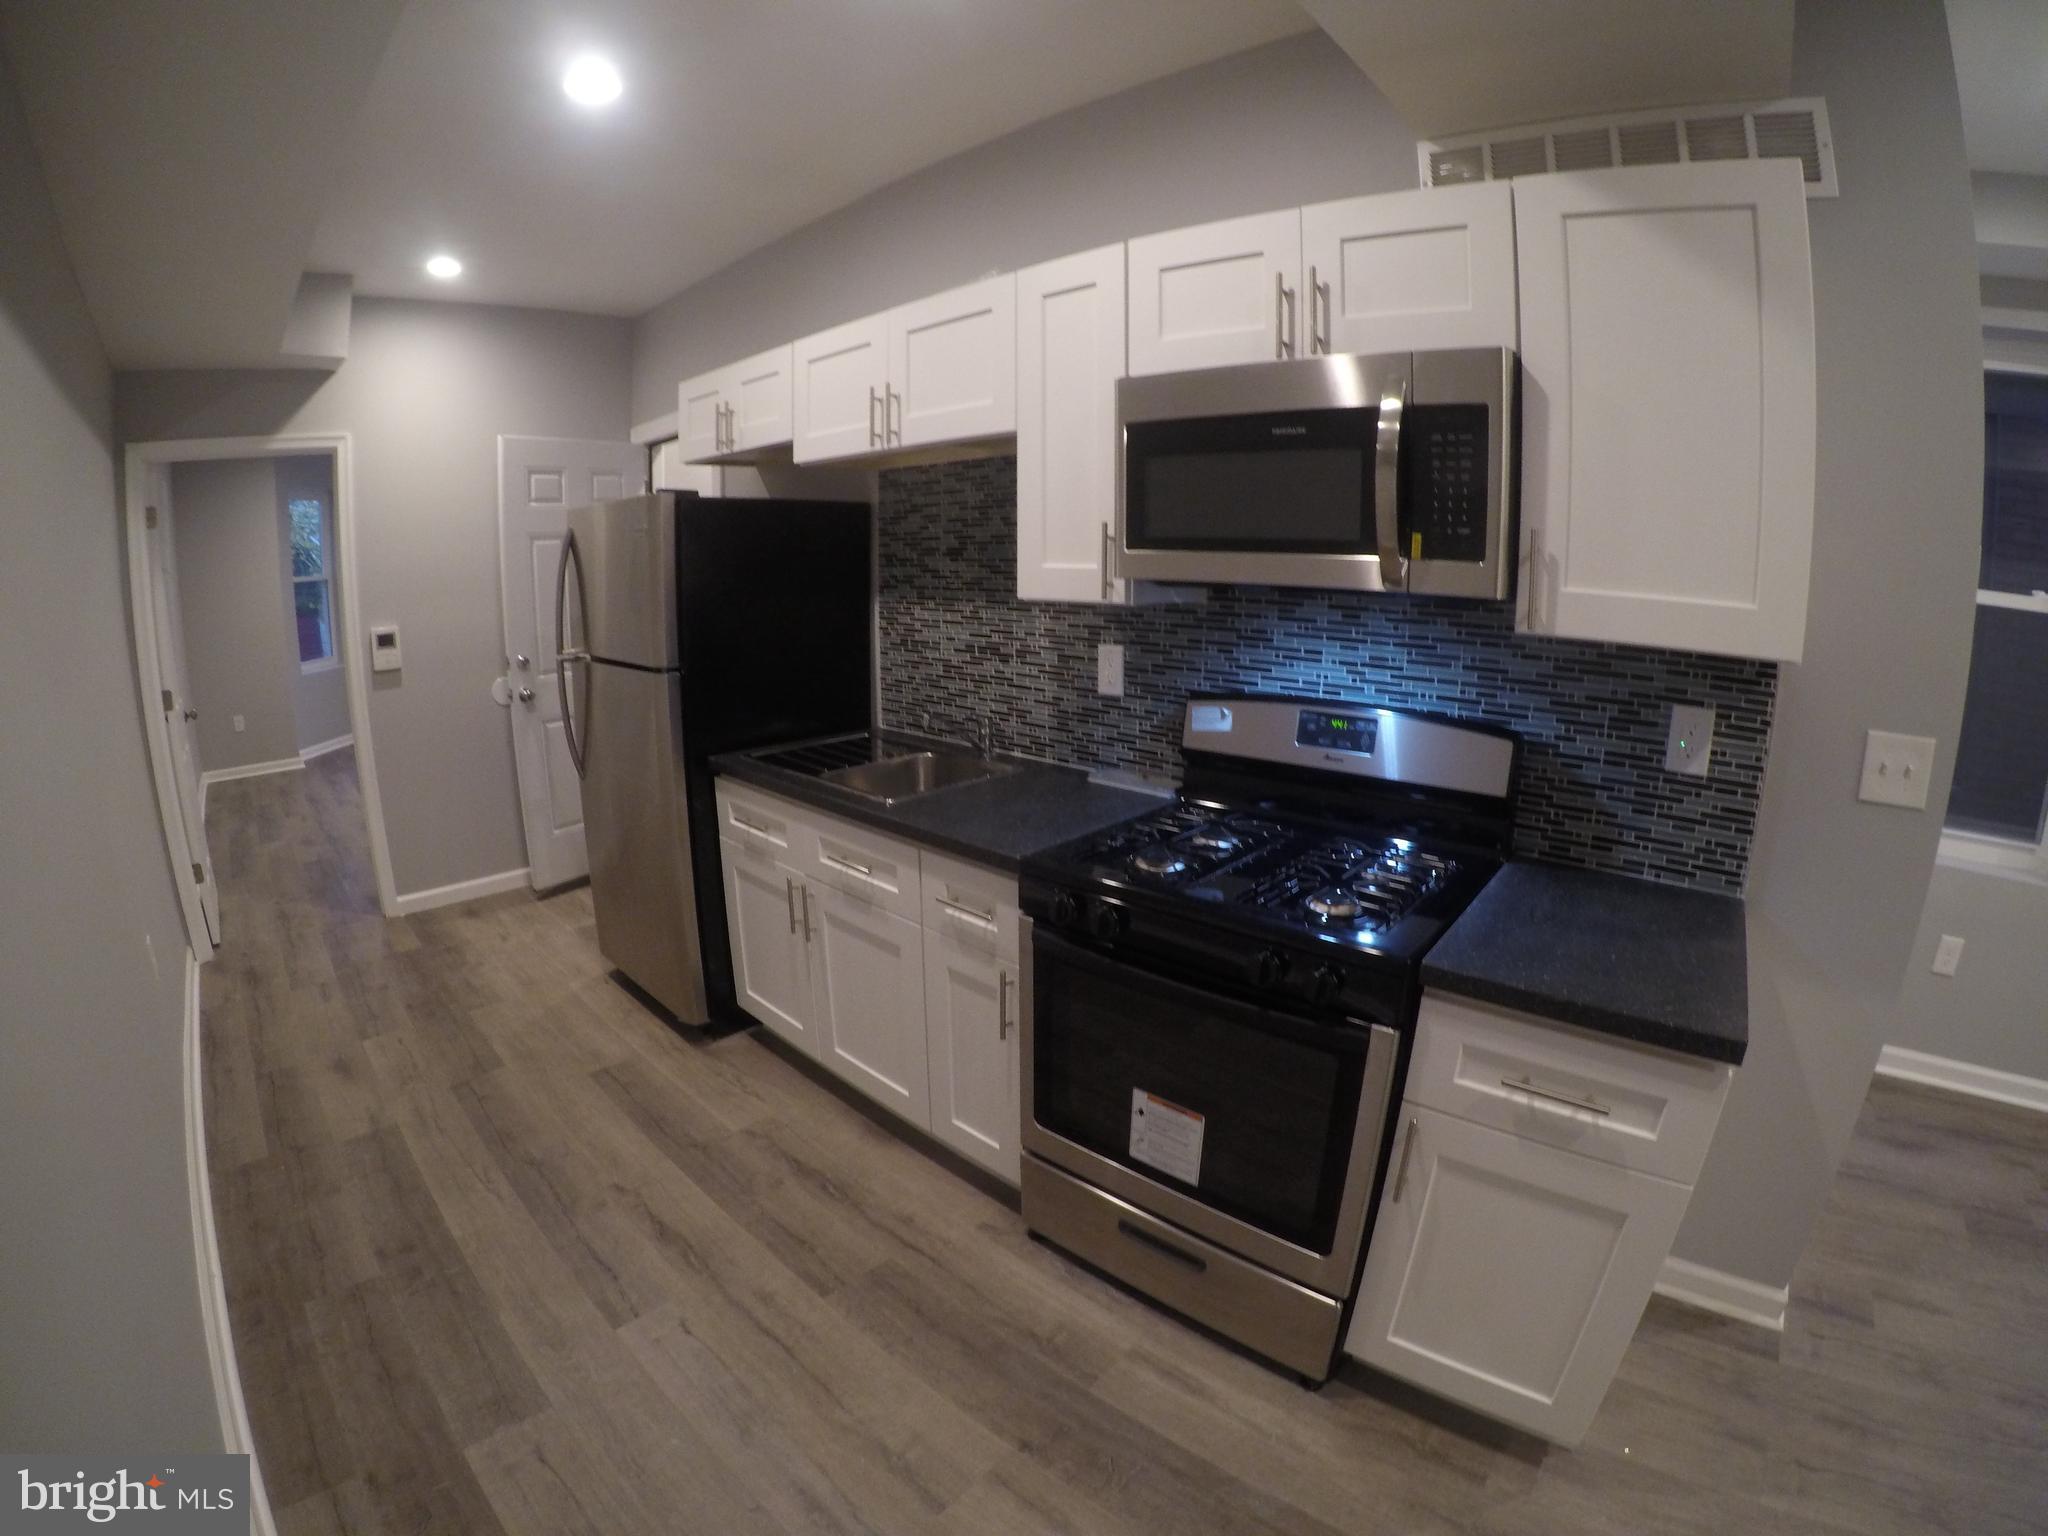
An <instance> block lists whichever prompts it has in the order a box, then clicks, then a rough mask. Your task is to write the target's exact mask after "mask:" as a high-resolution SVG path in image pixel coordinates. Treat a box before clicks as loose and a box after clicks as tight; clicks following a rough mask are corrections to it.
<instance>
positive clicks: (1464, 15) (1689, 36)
mask: <svg viewBox="0 0 2048 1536" xmlns="http://www.w3.org/2000/svg"><path fill="white" fill-rule="evenodd" d="M1301 3H1302V7H1303V9H1305V10H1306V11H1308V12H1309V14H1310V15H1312V16H1314V17H1315V19H1316V20H1317V22H1319V23H1320V24H1321V25H1322V28H1323V30H1324V31H1326V32H1328V33H1329V34H1330V36H1331V37H1333V38H1335V39H1336V40H1337V42H1338V43H1339V44H1341V45H1342V46H1343V48H1344V51H1345V52H1347V53H1348V54H1350V55H1351V58H1352V61H1353V62H1354V63H1356V64H1357V65H1358V67H1359V68H1360V69H1362V70H1364V71H1365V72H1366V73H1367V74H1368V75H1370V76H1371V77H1372V81H1373V84H1375V85H1377V86H1378V87H1379V88H1380V90H1381V92H1382V93H1383V94H1384V95H1385V96H1386V98H1387V100H1388V101H1390V102H1392V103H1393V105H1394V110H1395V111H1397V112H1399V113H1400V114H1401V117H1402V119H1403V120H1404V121H1405V122H1407V123H1408V124H1409V125H1410V126H1412V127H1413V128H1414V129H1415V131H1416V133H1417V134H1418V135H1421V136H1422V137H1425V138H1437V137H1443V136H1447V135H1450V134H1456V133H1466V132H1473V131H1477V130H1479V129H1482V128H1504V127H1508V126H1511V125H1514V124H1519V123H1539V122H1551V121H1556V120H1558V119H1561V118H1572V117H1592V116H1596V115H1598V114H1600V113H1603V112H1611V111H1623V110H1627V109H1630V108H1636V107H1662V106H1677V105H1681V104H1687V103H1695V102H1718V101H1754V100H1768V99H1770V98H1773V97H1778V96H1783V95H1785V94H1786V91H1787V89H1788V86H1789V82H1790V80H1791V75H1792V0H1711V3H1708V0H1542V3H1541V4H1534V3H1531V0H1427V3H1423V0H1301ZM1874 24H1877V23H1874Z"/></svg>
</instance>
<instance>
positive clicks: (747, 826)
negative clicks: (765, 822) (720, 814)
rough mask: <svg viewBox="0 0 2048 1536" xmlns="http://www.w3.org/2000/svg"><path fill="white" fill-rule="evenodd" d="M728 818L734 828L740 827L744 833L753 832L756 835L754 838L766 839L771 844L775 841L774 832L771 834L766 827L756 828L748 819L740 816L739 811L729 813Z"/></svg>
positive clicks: (727, 813)
mask: <svg viewBox="0 0 2048 1536" xmlns="http://www.w3.org/2000/svg"><path fill="white" fill-rule="evenodd" d="M726 818H727V819H728V820H729V821H731V822H732V824H733V825H734V826H736V827H738V828H739V829H740V830H741V831H742V832H751V833H753V834H754V836H756V837H765V838H767V839H768V840H769V841H770V842H773V841H774V840H775V834H774V833H773V832H770V831H769V830H768V829H767V828H766V827H757V826H755V825H754V824H753V823H752V822H751V821H749V820H747V818H746V817H744V816H742V815H740V813H739V812H738V811H727V812H726Z"/></svg>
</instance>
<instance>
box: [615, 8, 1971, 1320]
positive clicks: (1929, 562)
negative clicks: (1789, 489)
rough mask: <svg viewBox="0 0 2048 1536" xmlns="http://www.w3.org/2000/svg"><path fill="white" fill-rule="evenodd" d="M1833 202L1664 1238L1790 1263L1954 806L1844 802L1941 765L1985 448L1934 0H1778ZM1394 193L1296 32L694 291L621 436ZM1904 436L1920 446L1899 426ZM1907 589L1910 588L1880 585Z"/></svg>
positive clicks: (1725, 1258)
mask: <svg viewBox="0 0 2048 1536" xmlns="http://www.w3.org/2000/svg"><path fill="white" fill-rule="evenodd" d="M1795 66H1796V72H1797V79H1796V81H1795V89H1796V90H1798V91H1799V92H1801V93H1808V92H1811V93H1816V94H1823V95H1825V96H1826V97H1827V98H1828V107H1829V111H1830V114H1831V117H1832V121H1833V127H1834V134H1835V143H1836V147H1837V152H1838V159H1839V169H1840V173H1841V179H1842V187H1843V195H1842V196H1841V197H1840V198H1839V199H1834V200H1818V201H1815V202H1813V203H1811V204H1809V209H1810V212H1811V216H1812V228H1813V254H1814V285H1815V296H1816V310H1817V324H1818V327H1819V338H1818V347H1819V357H1818V365H1819V396H1820V398H1819V407H1820V447H1819V455H1820V456H1819V481H1818V487H1817V490H1818V506H1817V514H1816V524H1815V546H1814V581H1813V595H1812V609H1811V621H1810V625H1809V630H1808V635H1807V646H1806V661H1805V663H1804V664H1803V665H1801V666H1796V667H1788V668H1786V669H1784V673H1783V679H1782V682H1781V692H1780V695H1779V704H1778V717H1777V722H1776V725H1775V727H1774V737H1773V752H1772V757H1771V761H1770V767H1769V771H1768V773H1767V776H1766V780H1765V788H1764V803H1763V809H1762V813H1761V820H1760V823H1759V831H1758V837H1757V843H1756V847H1755V851H1754V855H1753V857H1754V862H1753V865H1752V872H1751V877H1750V886H1749V896H1750V927H1751V948H1752V954H1753V961H1752V979H1751V980H1752V1007H1753V1015H1754V1016H1753V1019H1752V1026H1751V1027H1752V1037H1753V1043H1752V1046H1751V1051H1750V1059H1749V1064H1748V1065H1747V1066H1745V1067H1744V1069H1743V1070H1742V1072H1741V1073H1740V1074H1739V1076H1738V1079H1737V1086H1736V1089H1735V1093H1734V1096H1733V1098H1732V1099H1731V1101H1730V1103H1729V1106H1728V1110H1727V1116H1726V1119H1725V1120H1724V1122H1723V1129H1722V1133H1721V1135H1720V1137H1719V1139H1718V1141H1717V1142H1716V1144H1715V1150H1714V1154H1713V1157H1712V1159H1711V1160H1710V1162H1709V1163H1708V1166H1707V1168H1706V1170H1705V1173H1704V1175H1703V1176H1702V1180H1701V1184H1700V1187H1699V1191H1698V1194H1697V1196H1696V1198H1695V1200H1694V1203H1693V1209H1692V1213H1691V1216H1690V1218H1689V1220H1688V1222H1687V1225H1686V1228H1685V1230H1684V1232H1683V1233H1682V1234H1681V1235H1680V1239H1679V1245H1678V1248H1679V1252H1680V1253H1681V1254H1682V1255H1683V1256H1685V1257H1687V1258H1689V1259H1692V1260H1694V1261H1695V1262H1698V1263H1701V1264H1706V1265H1710V1266H1712V1267H1714V1268H1717V1269H1723V1270H1727V1271H1729V1272H1731V1273H1734V1274H1736V1275H1740V1276H1743V1277H1747V1278H1750V1279H1753V1280H1756V1281H1758V1282H1761V1283H1764V1284H1768V1285H1782V1284H1784V1283H1786V1282H1787V1280H1788V1279H1789V1278H1790V1276H1791V1274H1792V1270H1793V1266H1794V1264H1795V1262H1796V1261H1797V1259H1798V1256H1799V1253H1800V1251H1801V1250H1802V1249H1803V1248H1804V1246H1805V1243H1806V1239H1807V1236H1808V1234H1809V1233H1810V1231H1811V1229H1812V1225H1813V1222H1814V1219H1815V1217H1816V1215H1817V1213H1818V1210H1819V1207H1820V1204H1821V1202H1822V1200H1823V1199H1825V1197H1826V1193H1827V1189H1828V1186H1829V1184H1830V1183H1831V1182H1832V1179H1833V1176H1834V1169H1835V1165H1836V1163H1837V1161H1838V1160H1839V1158H1840V1154H1841V1151H1842V1149H1843V1147H1844V1146H1845V1145H1846V1142H1847V1138H1848V1136H1849V1133H1850V1131H1851V1129H1852V1127H1853V1125H1854V1122H1855V1117H1856V1113H1857V1109H1858V1107H1859V1106H1860V1104H1861V1102H1862V1100H1863V1097H1864V1094H1865V1091H1866V1089H1867V1086H1868V1083H1869V1078H1870V1070H1871V1066H1872V1064H1873V1062H1874V1061H1875V1059H1876V1055H1877V1047H1878V1041H1879V1039H1880V1038H1881V1036H1882V1033H1883V1031H1884V1029H1885V1028H1886V1027H1887V1025H1888V1024H1889V1022H1890V1020H1891V1019H1892V1017H1893V1016H1894V1014H1895V1013H1896V1010H1897V1007H1898V1000H1899V985H1900V981H1901V976H1902V968H1903V966H1904V964H1905V961H1906V956H1907V954H1908V951H1909V950H1910V949H1911V947H1912V944H1913V936H1914V932H1915V929H1916V927H1917V924H1918V921H1919V916H1920V909H1921V903H1922V899H1923V897H1924V895H1925V891H1926V882H1927V876H1928V871H1929V868H1930V866H1931V863H1932V859H1933V853H1934V845H1935V840H1936V836H1937V833H1938V831H1939V825H1940V810H1939V808H1940V806H1941V805H1942V804H1943V803H1945V801H1946V798H1947V770H1948V759H1947V756H1946V755H1944V757H1943V758H1942V762H1941V781H1940V783H1938V784H1937V785H1936V791H1937V793H1936V794H1935V795H1934V797H1933V800H1934V808H1933V809H1931V810H1929V811H1928V812H1927V813H1926V814H1914V813H1909V812H1901V811H1897V810H1888V809H1884V808H1880V807H1873V806H1863V805H1859V804H1858V803H1857V801H1856V798H1855V790H1856V782H1857V772H1858V768H1859V765H1860V763H1861V758H1862V749H1863V732H1864V731H1865V729H1866V728H1870V727H1877V728H1881V729H1890V730H1901V731H1911V732H1916V733H1924V734H1929V735H1933V736H1936V737H1938V738H1940V740H1941V741H1942V743H1943V744H1944V746H1945V747H1946V748H1949V749H1951V750H1952V749H1953V746H1954V742H1955V737H1956V730H1957V726H1958V722H1959V720H1960V716H1961V708H1962V695H1963V684H1964V673H1965V668H1966V665H1967V660H1968V654H1969V622H1970V612H1969V598H1968V594H1969V592H1970V591H1971V590H1972V588H1973V585H1974V581H1975V576H1974V562H1975V548H1976V534H1975V526H1974V525H1975V514H1974V508H1975V505H1976V502H1977V495H1978V492H1977V481H1978V476H1979V473H1980V464H1981V452H1982V445H1981V441H1980V430H1981V429H1980V426H1979V417H1980V415H1981V409H1980V406H1981V394H1980V382H1979V379H1978V373H1977V356H1976V335H1975V325H1976V282H1975V257H1974V246H1973V233H1972V224H1971V207H1970V183H1969V175H1968V170H1967V167H1966V165H1965V161H1964V154H1963V141H1962V125H1961V117H1960V111H1959V108H1958V105H1957V99H1956V85H1955V75H1954V70H1953V67H1952V64H1951V61H1950V57H1949V48H1948V35H1947V30H1946V26H1945V24H1944V18H1943V12H1942V7H1941V5H1940V4H1939V0H1802V3H1801V4H1800V5H1799V8H1798V12H1797V41H1796V60H1795ZM1414 184H1415V161H1414V141H1413V136H1412V135H1411V134H1409V133H1408V132H1407V131H1406V130H1405V129H1404V128H1403V127H1402V126H1401V125H1400V123H1399V122H1398V121H1396V119H1395V118H1394V116H1393V114H1392V112H1391V109H1390V108H1389V107H1388V106H1387V105H1386V103H1385V101H1384V99H1383V98H1381V97H1380V96H1379V95H1378V93H1377V92H1376V91H1375V90H1374V89H1373V87H1372V86H1371V85H1370V84H1369V83H1368V82H1367V81H1366V80H1365V79H1364V77H1363V76H1361V75H1360V74H1359V73H1358V72H1357V70H1356V69H1354V68H1353V67H1352V66H1351V65H1350V64H1349V62H1348V61H1347V60H1346V59H1345V58H1344V56H1343V55H1342V54H1341V53H1339V52H1338V50H1337V49H1336V48H1335V47H1334V45H1332V44H1330V43H1329V42H1328V41H1327V40H1325V39H1324V38H1323V37H1322V36H1321V35H1320V34H1310V35H1308V36H1305V37H1303V38H1299V39H1293V40H1289V41H1287V42H1283V43H1278V44H1274V45H1272V46H1270V47H1268V48H1264V49H1260V50H1256V51H1254V52H1252V53H1249V54H1245V55H1240V56H1239V57H1237V58H1233V59H1227V60H1224V61H1222V62H1221V63H1219V64H1215V65H1212V66H1208V67H1205V68H1203V69H1199V70H1195V71H1191V72H1189V73H1187V74H1184V75H1180V76H1176V77H1174V78H1172V79H1169V80H1166V81H1162V82H1159V83H1157V84H1155V85H1151V86H1147V87H1143V88H1141V89H1139V90H1136V91H1132V92H1128V93H1126V94H1124V95H1122V96H1118V97H1115V98H1113V99H1111V100H1109V101H1106V102H1100V103H1097V104H1095V105H1092V106H1088V107H1084V108H1081V109H1079V110H1077V111H1074V112H1070V113H1066V114H1064V115H1062V116H1060V117H1058V118H1054V119H1052V120H1050V121H1048V122H1045V123H1041V124H1038V125H1036V126H1034V127H1032V128H1028V129H1025V130H1023V131H1022V132H1020V133H1017V134H1014V135H1011V136H1010V137H1009V138H1006V139H1002V140H999V141H997V142H995V143H993V144H989V145H985V146H983V147H981V148H979V149H975V150H972V151H969V152H968V153H967V154H965V155H961V156H959V157H957V158H955V159H953V160H950V161H947V162H945V163H943V164H941V165H939V166H936V167H934V168H933V169H931V170H929V171H926V172H923V173H921V174H920V175H918V176H915V177H912V178H909V179H908V180H906V181H903V182H900V183H898V184H896V185H895V186H892V187H889V188H885V189H884V190H882V191H880V192H877V193H875V194H874V195H873V196H872V197H870V198H867V199H865V200H864V201H862V202H860V203H857V204H855V205H853V206H852V207H850V208H847V209H844V210H842V211H841V212H839V213H837V214H834V215H833V216H831V217H830V218H828V219H825V220H823V221H821V222H820V223H818V224H815V225H812V226H810V227H808V228H806V229H803V230H800V231H798V232H797V233H795V234H794V235H791V236H790V237H788V238H787V239H785V240H783V241H781V242H780V243H778V244H776V245H774V246H771V247H769V248H768V249H767V250H765V251H762V252H760V253H757V254H756V255H754V256H751V257H748V258H747V259H746V260H745V261H744V262H742V263H739V264H738V265H736V266H735V267H733V268H730V269H728V270H726V271H725V272H722V273H719V274H717V275H715V276H713V277H711V278H708V279H706V280H705V281H704V282H702V283H699V284H697V285H696V286H695V287H693V288H691V289H690V290H688V291H687V292H685V293H683V294H681V295H679V296H678V297H677V298H675V299H673V300H671V301H669V302H668V303H667V304H664V305H662V306H661V307H660V308H658V309H656V310H655V311H653V312H652V313H651V314H649V315H648V316H646V317H645V318H644V319H643V320H642V321H641V322H640V324H639V326H638V328H637V330H636V333H635V346H634V395H633V404H634V411H635V415H636V417H637V418H638V419H642V420H644V419H647V418H648V417H651V416H655V415H659V414H661V413H663V412H666V411H670V410H673V409H674V408H675V399H674V388H675V385H676V383H677V382H678V380H679V379H681V378H682V377H685V376H687V375H688V374H690V373H693V372H696V371H699V370H701V369H703V368H706V367H714V366H717V365H718V364H721V363H724V362H728V361H730V360H731V359H733V358H736V357H739V356H742V355H744V354H745V353H747V352H749V351H751V350H754V349H757V348H760V347H765V346H768V345H772V344H774V343H776V342H779V341H786V340H788V339H790V338H792V337H794V336H798V335H802V334H804V333H806V332H808V331H810V330H814V329H817V328H820V327H822V326H824V325H827V324H830V323H832V322H835V321H840V320H846V319H851V318H853V317H855V316H858V315H862V314H866V313H871V312H873V311H875V310H878V309H881V308H883V307H885V306H887V305H890V304H893V303H896V302H899V301H902V300H905V299H909V298H914V297H916V296H918V295H920V294H924V293H929V292H933V291H936V290H938V289H940V288H943V287H946V286H948V285H950V284H953V283H957V282H960V281H963V280H966V279H970V278H973V277H975V276H978V275H980V274H981V273H983V272H985V271H988V270H991V269H1001V268H1007V267H1014V266H1018V265H1023V264H1027V263H1029V262H1032V261H1036V260H1040V259H1042V258H1045V257H1050V256H1055V255H1059V254H1062V253H1064V252H1068V251H1073V250H1079V249H1082V248H1084V247H1086V246H1089V245H1092V244H1097V243H1101V242H1105V241H1110V240H1117V239H1122V238H1125V237H1127V236H1130V235H1136V234H1142V233H1145V232H1146V231H1148V230H1153V229H1159V228H1165V227H1171V226H1173V225H1176V224H1183V223H1191V222H1196V221H1199V220H1203V219H1209V218H1218V217H1224V216H1227V215H1231V214H1236V213H1246V212H1252V211H1256V210H1258V209H1263V208H1275V207H1285V206H1287V205H1288V204H1291V203H1297V202H1309V201H1314V200H1317V199H1321V198H1330V197H1338V196H1343V195H1347V194H1353V193H1360V192H1371V191H1382V190H1390V189H1394V188H1398V187H1408V186H1413V185H1414ZM1902 422H1911V423H1912V431H1911V432H1906V431H1902V430H1901V427H1900V424H1901V423H1902ZM1906 592H1911V593H1913V594H1914V599H1913V600H1912V601H1910V602H1905V601H1889V600H1884V599H1883V598H1882V597H1881V596H1880V595H1881V594H1894V593H1906Z"/></svg>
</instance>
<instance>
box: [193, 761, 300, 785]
mask: <svg viewBox="0 0 2048 1536" xmlns="http://www.w3.org/2000/svg"><path fill="white" fill-rule="evenodd" d="M305 766H306V762H305V759H304V758H299V757H280V758H276V759H274V760H272V761H271V762H267V763H244V764H242V766H241V767H239V768H209V769H207V770H206V772H204V773H202V774H201V775H199V782H200V783H201V784H202V785H205V784H225V783H227V781H228V780H229V779H260V778H262V777H263V775H264V774H266V773H295V772H297V771H298V770H299V769H301V768H303V767H305Z"/></svg>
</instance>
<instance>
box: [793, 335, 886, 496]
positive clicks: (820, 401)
mask: <svg viewBox="0 0 2048 1536" xmlns="http://www.w3.org/2000/svg"><path fill="white" fill-rule="evenodd" d="M792 357H793V361H792V371H793V376H794V382H795V402H794V411H795V421H796V433H795V436H794V437H793V439H792V442H793V443H794V445H795V446H794V449H793V457H794V458H795V459H796V461H797V463H799V464H814V463H817V462H819V461H820V460H823V459H848V458H856V457H859V456H860V455H863V454H873V453H880V452H881V451H882V448H883V445H884V422H883V412H884V410H885V409H886V407H887V405H888V401H887V399H886V392H887V390H888V387H889V317H888V316H887V315H885V314H883V315H869V316H868V317H867V318H866V319H865V320H855V321H853V322H852V323H850V324H848V325H835V326H833V327H832V329H831V330H829V331H820V332H819V333H818V334H817V335H815V336H806V337H804V338H803V339H802V340H801V341H798V342H797V343H796V344H795V346H794V348H793V352H792Z"/></svg>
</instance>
